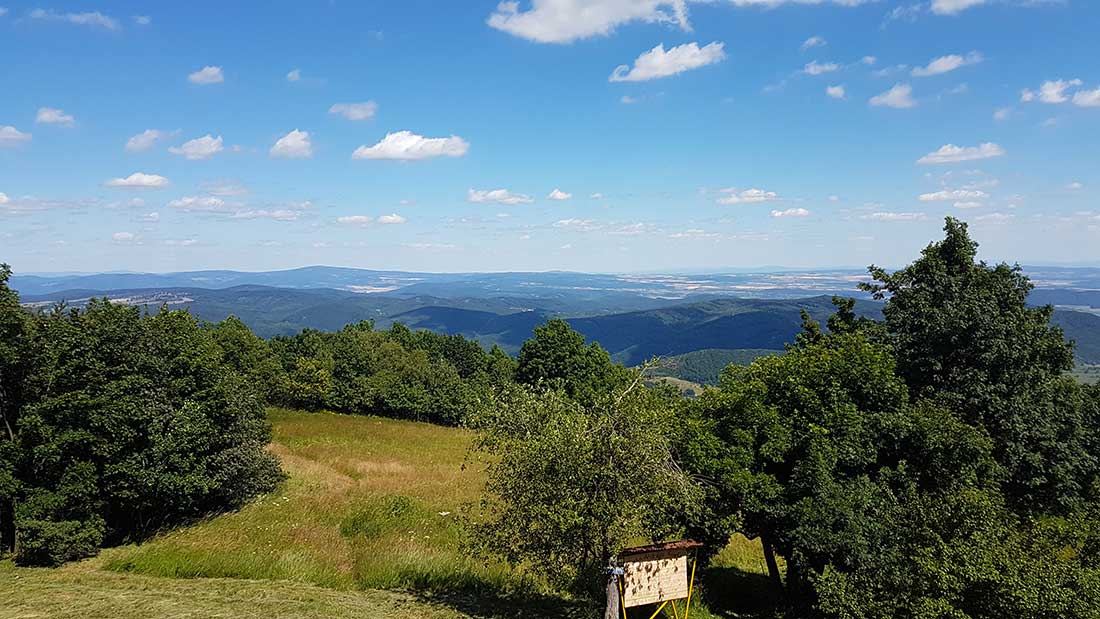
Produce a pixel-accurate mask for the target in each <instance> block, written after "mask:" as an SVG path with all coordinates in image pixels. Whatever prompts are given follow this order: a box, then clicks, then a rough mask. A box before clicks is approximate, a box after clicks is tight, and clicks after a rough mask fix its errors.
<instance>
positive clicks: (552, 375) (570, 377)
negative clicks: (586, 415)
mask: <svg viewBox="0 0 1100 619" xmlns="http://www.w3.org/2000/svg"><path fill="white" fill-rule="evenodd" d="M625 379H626V374H625V370H624V368H623V367H622V366H621V365H618V364H614V363H612V362H611V356H610V355H608V354H607V351H606V350H604V349H603V348H601V347H600V345H599V344H595V343H593V344H586V343H585V341H584V336H583V335H581V334H580V333H577V332H576V331H574V330H573V329H572V328H570V327H569V323H567V322H565V321H564V320H561V319H554V320H550V321H548V322H547V323H546V324H543V325H540V326H538V327H535V334H534V336H533V337H532V338H531V339H529V340H527V341H526V342H524V343H523V347H522V348H520V351H519V359H518V363H517V365H516V380H517V381H518V382H520V383H522V384H525V385H528V386H531V387H537V388H539V389H561V390H564V391H565V392H566V394H568V395H569V397H571V398H574V399H577V400H581V401H584V402H592V401H594V400H595V399H596V398H598V397H599V396H600V395H601V394H604V393H607V392H609V391H611V390H613V389H614V388H615V387H616V386H617V385H621V384H623V383H624V382H625Z"/></svg>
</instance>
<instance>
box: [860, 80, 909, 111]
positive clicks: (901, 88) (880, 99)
mask: <svg viewBox="0 0 1100 619" xmlns="http://www.w3.org/2000/svg"><path fill="white" fill-rule="evenodd" d="M870 104H871V105H872V106H875V107H892V108H896V109H899V110H904V109H908V108H911V107H916V106H917V102H916V100H914V99H913V87H912V86H910V85H909V84H894V87H893V88H891V89H890V90H887V91H886V92H884V93H881V94H878V95H875V96H873V97H871V100H870Z"/></svg>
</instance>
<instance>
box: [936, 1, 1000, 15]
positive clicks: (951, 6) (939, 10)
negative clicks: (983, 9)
mask: <svg viewBox="0 0 1100 619" xmlns="http://www.w3.org/2000/svg"><path fill="white" fill-rule="evenodd" d="M987 1H988V0H932V12H933V13H935V14H936V15H955V14H956V13H959V12H961V11H964V10H966V9H969V8H970V7H975V6H978V5H981V4H985V3H986V2H987Z"/></svg>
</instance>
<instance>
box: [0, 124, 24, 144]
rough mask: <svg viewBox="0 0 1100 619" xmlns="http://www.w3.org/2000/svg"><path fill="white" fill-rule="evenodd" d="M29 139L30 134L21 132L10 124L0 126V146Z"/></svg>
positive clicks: (20, 142) (21, 142)
mask: <svg viewBox="0 0 1100 619" xmlns="http://www.w3.org/2000/svg"><path fill="white" fill-rule="evenodd" d="M30 141H31V134H29V133H23V132H22V131H20V130H18V129H16V128H15V127H12V126H11V125H4V126H0V147H2V146H15V145H16V144H23V143H24V142H30Z"/></svg>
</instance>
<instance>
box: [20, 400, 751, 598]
mask: <svg viewBox="0 0 1100 619" xmlns="http://www.w3.org/2000/svg"><path fill="white" fill-rule="evenodd" d="M271 418H272V421H273V424H274V428H275V437H274V441H273V444H272V446H271V449H272V451H273V452H274V453H276V454H277V455H278V456H279V457H280V459H281V460H282V462H283V466H284V468H285V469H286V471H287V472H288V473H289V474H290V479H289V480H288V481H287V482H286V483H285V484H284V485H283V487H281V488H280V489H279V491H278V492H276V493H275V494H273V495H270V496H267V497H264V498H263V499H261V500H258V501H256V502H254V503H252V504H250V505H248V506H247V507H245V508H244V509H242V510H241V511H239V512H235V513H229V514H223V515H221V516H218V517H215V518H211V519H209V520H207V521H204V522H201V523H198V524H196V525H194V526H191V527H186V528H181V529H178V530H175V531H172V532H169V533H166V534H164V535H162V536H159V537H157V538H155V539H153V540H151V541H149V542H146V543H145V544H142V545H129V546H122V547H118V548H112V549H109V550H106V551H104V552H103V553H102V554H101V555H100V556H98V557H96V558H94V559H91V560H88V561H84V562H82V563H79V564H74V565H68V566H65V567H63V568H60V569H57V570H32V569H18V568H13V567H11V565H10V563H9V564H4V563H0V599H4V600H12V602H11V603H6V604H0V617H80V618H81V619H91V618H94V617H124V618H125V617H139V616H168V615H171V616H176V617H192V616H194V617H223V616H224V617H230V616H233V617H236V616H244V617H251V616H255V617H271V616H279V617H307V616H310V617H312V616H324V617H345V616H347V617H351V616H353V615H354V616H366V615H373V616H385V617H397V618H399V619H403V618H404V617H440V618H443V617H498V616H515V615H517V614H523V615H527V616H534V617H568V616H584V615H586V614H589V613H590V612H591V611H590V610H589V609H586V608H584V607H583V606H582V605H580V604H577V603H575V602H571V601H569V600H567V599H564V598H559V597H553V596H544V595H539V594H538V593H537V592H538V591H539V590H540V587H539V585H538V583H537V582H535V581H534V580H533V579H530V578H527V577H525V576H524V575H523V574H522V573H518V572H516V571H514V570H511V569H509V568H507V567H505V566H503V565H485V564H484V563H482V562H481V561H478V560H476V559H474V558H471V557H469V556H468V555H467V554H466V553H465V552H464V551H463V549H462V547H461V539H462V538H461V535H462V530H461V527H460V526H459V522H458V520H457V517H456V516H457V514H458V512H459V511H460V509H461V506H462V505H463V504H464V503H468V502H472V501H476V500H477V498H478V497H479V493H480V490H481V487H482V483H483V482H484V475H483V473H482V471H481V469H480V467H479V466H477V465H476V463H473V462H467V449H468V446H469V442H470V438H471V436H470V434H469V433H468V432H466V431H464V430H459V429H455V428H444V427H440V426H433V425H429V424H423V423H413V422H405V421H395V420H390V419H381V418H376V417H353V416H344V415H333V414H326V413H301V412H295V411H285V410H272V411H271ZM464 464H467V466H463V465H464ZM763 573H764V567H763V560H762V558H761V555H760V551H759V545H758V544H754V543H752V542H749V541H748V540H744V539H743V538H738V539H735V540H734V542H733V543H732V544H731V545H730V547H729V548H727V549H726V551H724V552H723V554H722V555H720V556H719V558H718V560H717V561H716V566H715V567H714V568H712V569H711V570H710V571H709V572H708V574H707V576H708V578H710V579H711V582H713V585H714V586H712V587H709V590H708V592H707V594H706V595H705V596H704V597H703V599H704V600H707V601H708V602H711V604H712V605H719V606H723V607H727V608H730V609H738V610H740V611H752V610H754V609H755V605H756V604H757V602H758V601H759V600H758V599H757V598H755V597H753V596H752V595H750V596H747V597H746V596H739V597H738V599H734V600H728V599H726V598H725V597H724V596H723V592H727V591H729V590H731V588H733V589H735V590H738V591H750V592H751V591H757V592H758V591H760V590H764V591H766V590H767V588H768V583H767V581H766V580H765V579H763V577H762V576H761V574H763ZM273 581H274V582H273ZM761 588H763V589H761ZM380 589H385V590H389V591H379V590H380ZM393 591H405V592H415V593H396V592H393ZM765 597H766V594H765ZM693 616H696V617H699V618H700V619H704V618H705V617H707V616H708V613H707V612H706V611H704V610H703V609H702V608H700V609H699V612H697V613H695V612H693ZM737 616H746V615H737Z"/></svg>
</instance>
